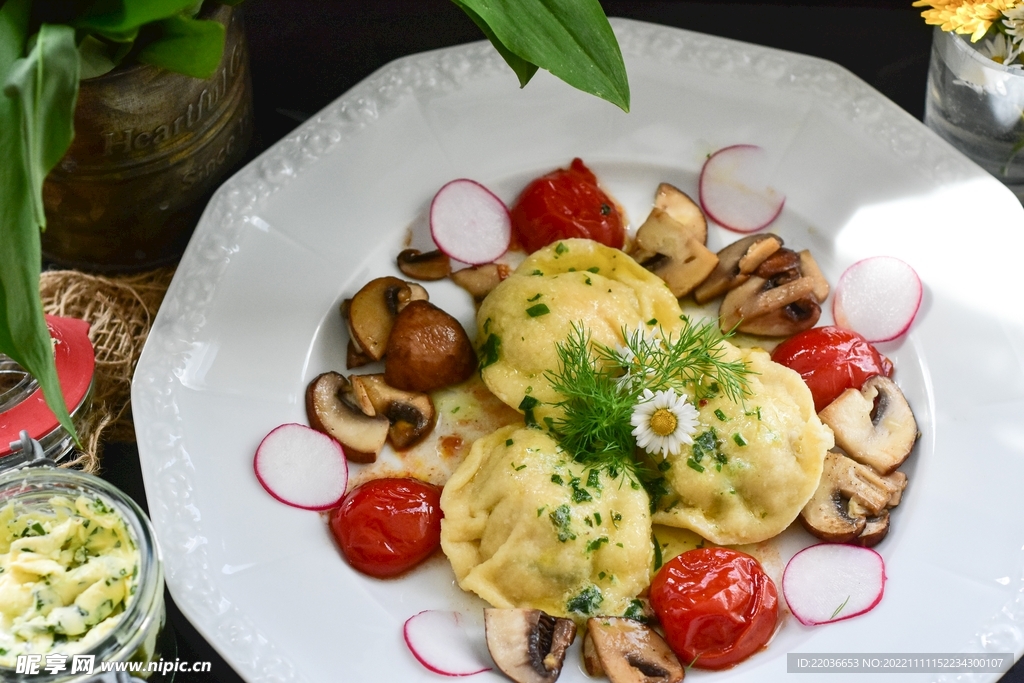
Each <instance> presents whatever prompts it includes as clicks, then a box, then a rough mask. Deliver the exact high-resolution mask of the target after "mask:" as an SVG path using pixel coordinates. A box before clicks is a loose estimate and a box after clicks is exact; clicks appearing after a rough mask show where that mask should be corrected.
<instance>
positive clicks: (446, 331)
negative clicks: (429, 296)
mask: <svg viewBox="0 0 1024 683" xmlns="http://www.w3.org/2000/svg"><path fill="white" fill-rule="evenodd" d="M386 355H387V358H386V360H385V363H384V380H385V381H386V382H387V383H388V384H389V385H391V386H393V387H395V388H397V389H403V390H405V391H420V392H428V391H434V390H435V389H441V388H443V387H447V386H451V385H453V384H458V383H459V382H463V381H465V380H467V379H469V377H470V376H471V375H472V374H473V373H474V372H476V369H477V357H476V351H475V350H474V349H473V343H472V342H471V341H470V340H469V335H467V334H466V330H465V329H463V327H462V324H461V323H459V321H458V320H456V319H455V318H453V317H452V316H451V315H449V314H448V313H445V312H444V311H442V310H441V309H440V308H438V307H437V306H434V305H433V304H431V303H429V302H427V301H413V302H412V303H410V304H409V305H408V306H406V307H405V309H403V310H402V312H401V313H399V314H398V317H396V318H395V324H394V327H393V329H392V330H391V334H390V336H389V338H388V345H387V354H386Z"/></svg>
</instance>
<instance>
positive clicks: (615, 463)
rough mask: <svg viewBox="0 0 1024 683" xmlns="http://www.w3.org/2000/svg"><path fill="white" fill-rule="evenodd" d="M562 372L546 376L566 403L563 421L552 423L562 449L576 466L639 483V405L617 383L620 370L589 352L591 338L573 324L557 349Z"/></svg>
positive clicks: (560, 419) (582, 328)
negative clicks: (633, 417)
mask: <svg viewBox="0 0 1024 683" xmlns="http://www.w3.org/2000/svg"><path fill="white" fill-rule="evenodd" d="M557 351H558V360H559V371H558V372H557V373H550V372H549V373H548V379H549V380H550V381H551V385H552V387H553V388H554V389H555V391H557V392H558V393H560V394H561V395H562V396H564V397H565V398H564V399H563V400H562V401H560V402H559V403H558V404H557V406H558V407H559V408H561V409H562V413H563V416H562V417H561V418H559V419H557V420H555V421H554V423H553V431H554V433H555V435H556V436H557V438H558V441H559V444H560V445H561V446H562V448H563V449H565V450H566V451H567V452H568V453H569V454H570V455H572V456H573V458H574V459H575V460H576V461H577V462H581V463H584V464H587V465H591V466H593V467H596V468H600V469H605V470H606V471H607V472H608V474H609V476H611V477H613V478H615V477H617V476H618V475H619V473H622V472H624V473H626V474H627V475H629V476H630V478H631V479H634V480H636V479H638V478H639V476H638V475H639V472H638V471H637V462H636V460H635V459H634V458H633V451H634V450H635V449H636V439H635V438H634V437H633V427H632V425H630V423H629V418H630V416H631V415H632V414H633V408H634V406H635V405H636V397H635V396H634V395H633V394H632V393H631V392H623V391H621V390H620V387H619V385H618V384H617V383H616V377H615V375H613V374H612V372H615V373H616V374H618V371H617V368H615V367H612V368H608V367H605V365H604V364H603V363H600V362H599V361H598V359H596V358H595V357H594V356H593V354H592V353H591V343H590V333H589V332H588V331H587V330H586V329H585V328H584V326H583V325H582V324H579V325H577V324H575V323H574V324H573V325H572V331H571V332H570V333H569V336H568V337H567V338H566V340H565V342H564V343H562V342H560V343H559V344H558V346H557Z"/></svg>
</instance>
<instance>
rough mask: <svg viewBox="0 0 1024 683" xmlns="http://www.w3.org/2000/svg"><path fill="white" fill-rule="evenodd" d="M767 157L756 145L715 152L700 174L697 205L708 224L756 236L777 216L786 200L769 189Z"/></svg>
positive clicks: (736, 146) (728, 148)
mask: <svg viewBox="0 0 1024 683" xmlns="http://www.w3.org/2000/svg"><path fill="white" fill-rule="evenodd" d="M770 174H771V169H770V167H769V163H768V154H767V152H765V151H764V150H763V149H762V148H760V147H758V146H757V145H733V146H731V147H725V148H723V149H720V150H718V151H717V152H715V153H714V154H712V155H711V156H710V157H708V160H707V161H705V162H704V168H702V169H701V172H700V186H699V189H700V203H701V206H702V207H704V212H705V213H706V214H707V215H708V217H709V218H711V220H713V221H714V222H716V223H718V224H719V225H721V226H722V227H723V228H727V229H729V230H733V231H735V232H756V231H757V230H760V229H761V228H765V227H767V226H768V225H769V224H770V223H771V222H772V221H774V220H775V219H776V218H777V217H778V215H779V214H780V213H782V206H783V205H784V204H785V203H786V196H785V195H783V194H782V193H780V192H779V191H778V190H776V189H775V188H773V187H772V186H771V178H770V177H769V176H770Z"/></svg>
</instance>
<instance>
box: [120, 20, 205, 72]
mask: <svg viewBox="0 0 1024 683" xmlns="http://www.w3.org/2000/svg"><path fill="white" fill-rule="evenodd" d="M154 28H155V30H156V34H157V36H158V37H157V38H156V39H155V40H154V41H153V42H151V43H149V44H148V45H146V46H145V47H144V48H142V50H141V51H140V52H139V54H138V60H139V61H140V62H142V63H144V64H152V65H153V66H159V67H162V68H164V69H167V70H168V71H175V72H177V73H181V74H185V75H186V76H194V77H195V78H209V77H210V76H212V75H213V72H214V71H216V70H217V66H218V65H219V64H220V58H221V56H222V55H223V54H224V36H225V30H224V25H223V24H220V23H218V22H216V21H206V20H203V19H188V18H186V17H182V16H175V17H170V18H169V19H164V20H163V21H161V22H159V23H158V24H157V25H156V26H155V27H154Z"/></svg>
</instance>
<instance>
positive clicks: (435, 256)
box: [398, 249, 452, 281]
mask: <svg viewBox="0 0 1024 683" xmlns="http://www.w3.org/2000/svg"><path fill="white" fill-rule="evenodd" d="M398 269H399V270H400V271H402V274H403V275H407V276H409V277H411V278H415V279H416V280H428V281H430V280H443V279H444V278H446V277H448V275H450V274H451V272H452V262H451V259H449V258H448V255H447V254H445V253H444V252H442V251H440V250H437V249H435V250H434V251H428V252H426V253H423V252H421V251H420V250H419V249H404V250H402V251H401V252H399V253H398Z"/></svg>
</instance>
